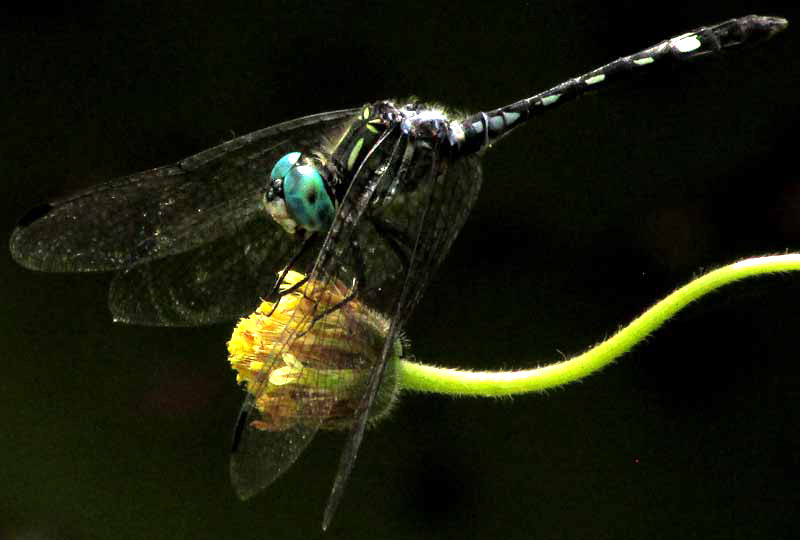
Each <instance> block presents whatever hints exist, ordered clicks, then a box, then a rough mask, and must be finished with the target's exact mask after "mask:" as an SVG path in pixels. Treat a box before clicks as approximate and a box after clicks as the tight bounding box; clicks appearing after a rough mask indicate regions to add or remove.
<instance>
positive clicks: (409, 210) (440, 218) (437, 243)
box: [322, 156, 482, 530]
mask: <svg viewBox="0 0 800 540" xmlns="http://www.w3.org/2000/svg"><path fill="white" fill-rule="evenodd" d="M481 181H482V173H481V164H480V161H479V159H478V157H476V156H470V157H466V158H461V159H458V160H456V161H454V162H449V163H448V162H443V163H441V164H438V165H437V163H436V162H435V161H434V163H433V164H432V167H431V175H430V177H429V179H428V181H427V182H426V183H424V184H423V185H421V186H420V187H419V188H418V189H417V190H416V191H414V192H413V194H410V195H409V196H408V197H406V198H403V199H401V200H398V201H396V202H395V204H394V206H393V207H389V208H387V209H386V210H385V211H384V212H383V216H382V217H383V218H384V219H386V220H387V221H388V222H389V223H390V224H391V225H392V227H393V228H394V229H395V230H399V231H401V232H403V233H404V235H405V236H407V237H408V238H412V239H414V244H413V249H412V251H411V254H410V258H409V266H408V269H407V273H406V275H405V276H404V279H403V280H402V284H401V285H400V286H398V287H382V288H381V291H382V292H383V294H384V296H386V295H388V296H389V297H390V298H388V299H387V298H383V299H381V304H383V305H387V300H388V304H393V305H394V308H393V311H391V313H393V317H392V320H391V324H390V327H389V331H388V334H387V338H386V342H385V344H384V348H383V351H382V354H381V358H380V361H379V362H378V363H376V364H375V365H374V366H373V368H372V371H371V373H370V377H369V380H368V383H367V384H366V385H365V388H364V393H363V396H362V398H361V400H360V403H359V406H358V409H357V412H356V416H355V422H354V424H353V426H352V428H351V430H350V434H349V436H348V438H347V442H346V443H345V447H344V450H343V451H342V455H341V458H340V460H339V468H338V471H337V473H336V478H335V480H334V483H333V487H332V489H331V494H330V497H329V498H328V505H327V507H326V508H325V515H324V517H323V522H322V528H323V530H324V529H327V527H328V525H329V524H330V522H331V519H332V518H333V515H334V514H335V512H336V508H337V507H338V505H339V502H340V500H341V497H342V494H343V492H344V486H345V484H346V483H347V480H348V478H349V476H350V473H351V472H352V469H353V465H354V463H355V459H356V456H357V454H358V449H359V447H360V446H361V441H362V439H363V436H364V431H365V429H366V426H367V420H368V419H369V413H370V408H371V407H372V403H373V402H374V400H375V396H376V395H377V392H378V388H379V387H380V384H381V382H382V379H383V374H384V369H385V366H386V362H387V360H388V358H389V355H390V354H391V350H392V344H393V342H394V340H395V339H396V338H397V337H398V335H399V331H400V328H401V327H402V325H403V324H404V323H405V322H406V321H407V320H408V318H409V316H410V315H411V312H412V311H413V309H414V307H415V306H416V304H417V303H418V302H419V300H420V298H422V294H423V292H424V291H425V288H426V286H427V284H428V281H429V280H430V277H431V275H432V274H433V272H434V271H435V270H436V268H437V267H438V266H439V264H440V263H441V261H442V260H443V259H444V257H445V255H446V254H447V252H448V251H449V250H450V246H451V245H452V243H453V241H454V240H455V238H456V236H457V235H458V233H459V231H460V230H461V228H462V227H463V225H464V222H465V221H466V218H467V216H468V215H469V212H470V211H471V209H472V206H473V204H474V202H475V199H476V198H477V196H478V192H479V190H480V186H481Z"/></svg>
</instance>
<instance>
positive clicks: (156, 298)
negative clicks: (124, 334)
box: [109, 215, 316, 326]
mask: <svg viewBox="0 0 800 540" xmlns="http://www.w3.org/2000/svg"><path fill="white" fill-rule="evenodd" d="M299 245H300V239H299V238H297V237H295V236H289V235H287V234H286V233H285V232H284V231H283V230H282V229H280V228H279V226H278V225H277V224H276V223H275V222H274V221H273V220H272V219H271V218H269V217H268V216H265V215H260V216H257V217H255V218H254V219H252V220H250V221H248V222H246V223H243V224H242V225H241V227H240V228H239V229H237V231H236V232H235V233H233V234H230V235H228V236H224V237H221V238H218V239H216V240H213V241H211V242H209V243H207V244H203V245H201V246H200V247H197V248H195V249H193V250H190V251H187V252H185V253H179V254H177V255H173V256H172V257H166V258H164V259H158V260H155V261H151V262H148V263H144V264H141V265H138V266H135V267H133V268H130V269H127V270H123V271H121V272H119V273H117V275H116V276H114V280H113V281H112V282H111V291H110V293H109V308H110V310H111V314H112V316H113V317H114V320H115V321H118V322H125V323H130V324H151V325H152V324H154V325H159V326H187V325H189V326H196V325H204V324H212V323H215V322H221V321H229V320H232V319H235V318H236V317H239V316H241V315H243V314H246V313H252V312H253V311H254V310H255V308H256V307H257V306H258V304H259V298H260V297H263V296H265V295H266V294H267V293H269V291H270V290H271V289H272V287H273V285H274V282H275V276H276V274H277V273H278V272H279V271H280V270H281V269H282V268H283V267H284V266H285V265H286V261H287V260H289V259H290V258H291V257H292V254H293V253H294V252H295V251H296V250H297V249H299ZM309 251H310V252H311V253H315V252H316V251H315V250H314V249H311V250H309ZM305 264H307V261H304V260H301V261H299V263H298V266H301V267H302V266H303V265H305Z"/></svg>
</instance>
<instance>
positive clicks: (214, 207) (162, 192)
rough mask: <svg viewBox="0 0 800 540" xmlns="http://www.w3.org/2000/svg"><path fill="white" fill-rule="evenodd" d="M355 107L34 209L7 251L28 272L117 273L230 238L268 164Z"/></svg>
mask: <svg viewBox="0 0 800 540" xmlns="http://www.w3.org/2000/svg"><path fill="white" fill-rule="evenodd" d="M355 111H356V109H349V110H341V111H333V112H327V113H322V114H316V115H312V116H306V117H303V118H298V119H296V120H291V121H289V122H285V123H282V124H277V125H274V126H271V127H268V128H265V129H262V130H260V131H256V132H253V133H250V134H248V135H243V136H241V137H238V138H236V139H233V140H231V141H228V142H226V143H223V144H221V145H219V146H216V147H214V148H210V149H208V150H205V151H203V152H200V153H199V154H196V155H194V156H192V157H189V158H187V159H184V160H183V161H180V162H178V163H177V164H175V165H169V166H166V167H160V168H157V169H152V170H149V171H144V172H141V173H138V174H134V175H131V176H127V177H124V178H120V179H117V180H113V181H111V182H108V183H106V184H102V185H99V186H96V187H93V188H91V189H89V190H87V191H84V192H82V193H78V194H76V195H74V196H71V197H69V198H66V199H63V200H60V201H55V202H53V203H49V204H45V205H42V206H40V207H38V208H35V209H34V210H32V211H31V212H29V213H28V215H26V216H25V217H24V218H23V219H22V220H21V221H20V223H19V225H18V226H17V228H16V229H15V230H14V232H13V233H12V236H11V242H10V248H11V253H12V255H13V256H14V258H15V259H16V260H17V261H18V262H19V263H20V264H22V265H23V266H26V267H28V268H31V269H35V270H43V271H50V272H82V271H104V270H123V269H128V268H131V267H134V266H136V265H139V264H142V263H144V262H148V261H152V260H155V259H159V258H163V257H166V256H169V255H174V254H177V253H183V252H186V251H189V250H191V249H193V248H196V247H198V246H200V245H201V244H205V243H208V242H211V241H214V240H217V239H219V238H222V237H224V236H228V235H233V234H236V233H237V232H238V231H239V229H240V227H241V225H242V224H243V223H245V222H248V221H250V220H252V219H254V218H255V217H256V216H258V215H260V214H261V213H262V212H263V209H262V208H261V190H263V188H264V185H265V182H266V178H267V176H268V175H269V171H270V170H271V168H272V166H273V165H274V163H275V161H277V159H278V158H279V157H280V156H281V155H282V154H284V153H286V152H288V151H290V150H289V149H290V148H291V149H292V150H297V151H302V150H304V149H306V148H309V147H316V146H318V145H319V143H320V141H321V140H324V138H325V137H326V136H327V135H328V134H329V132H331V131H332V130H333V131H335V130H336V129H338V128H339V127H340V126H342V125H344V124H345V123H346V122H348V120H349V119H350V118H351V117H352V115H353V114H354V112H355ZM278 232H279V231H278V229H276V228H264V229H263V231H260V233H263V234H277V233H278ZM257 233H259V231H254V232H253V234H257Z"/></svg>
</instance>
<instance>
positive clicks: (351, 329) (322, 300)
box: [228, 271, 403, 431]
mask: <svg viewBox="0 0 800 540" xmlns="http://www.w3.org/2000/svg"><path fill="white" fill-rule="evenodd" d="M304 279H305V276H304V275H303V274H300V273H298V272H294V271H290V272H288V273H287V274H286V277H285V279H284V281H283V283H282V284H281V293H282V294H281V297H280V298H279V299H278V300H277V305H275V303H273V302H266V301H264V302H262V303H261V305H260V306H259V308H258V309H257V310H256V311H255V312H254V313H252V314H251V315H250V316H248V317H245V318H243V319H241V320H240V321H239V324H238V325H237V326H236V328H235V329H234V331H233V335H232V336H231V339H230V341H229V342H228V361H229V362H230V363H231V367H233V369H234V370H236V381H237V382H239V383H242V384H244V385H245V386H246V388H247V391H248V392H249V393H251V394H252V395H253V396H255V408H256V409H257V410H258V412H259V413H260V414H261V419H260V420H253V421H252V422H251V426H252V427H255V428H256V429H262V430H269V431H281V430H285V429H289V428H291V427H292V426H294V425H296V424H297V423H303V422H306V423H310V422H318V423H320V425H321V427H323V428H329V429H335V428H344V427H348V426H349V425H350V424H351V423H352V419H353V414H354V413H355V410H356V408H357V407H358V404H359V402H360V400H361V398H362V397H363V395H364V391H365V390H366V382H367V379H368V378H369V374H370V371H371V370H372V367H373V366H374V365H375V364H376V362H379V361H380V359H381V354H382V351H383V346H384V341H385V339H386V334H387V333H388V330H389V321H388V320H387V319H386V318H385V317H383V316H382V315H380V314H379V313H377V312H375V311H374V310H372V309H370V308H368V307H367V306H366V305H364V304H363V302H361V301H360V300H359V299H357V298H348V289H347V287H345V286H344V285H343V284H342V283H341V282H334V283H332V284H326V285H327V286H322V285H321V284H320V283H319V282H316V281H312V280H310V281H308V282H305V283H303V280H304ZM402 354H403V343H402V340H401V339H396V340H395V343H394V346H393V348H392V353H391V355H390V358H389V359H388V364H387V366H386V370H385V371H384V377H383V382H382V384H381V388H380V389H379V391H378V396H377V397H376V399H375V402H374V404H373V408H372V410H371V414H370V418H371V419H376V418H378V417H380V416H382V415H384V414H386V413H387V412H388V410H389V408H390V407H391V405H392V403H393V401H394V396H395V394H396V393H397V392H396V387H397V384H396V377H395V371H394V364H395V362H396V361H397V360H399V359H400V358H401V357H402Z"/></svg>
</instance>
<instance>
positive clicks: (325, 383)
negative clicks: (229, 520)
mask: <svg viewBox="0 0 800 540" xmlns="http://www.w3.org/2000/svg"><path fill="white" fill-rule="evenodd" d="M384 141H385V137H384V138H382V139H380V141H379V142H378V143H376V144H375V145H374V147H375V148H377V147H378V146H380V145H381V144H382V143H383V142H384ZM371 189H372V190H373V191H372V192H374V186H370V185H367V183H366V182H364V181H363V179H359V176H358V175H357V174H356V175H355V179H354V180H353V182H352V183H351V186H350V188H349V191H348V194H347V195H346V196H345V199H344V201H343V202H342V204H341V205H340V206H339V208H338V210H337V215H336V218H335V220H334V224H333V225H332V226H331V229H330V230H329V231H328V234H327V235H326V237H325V240H324V241H323V245H322V247H321V248H320V249H319V252H318V253H317V254H316V255H315V260H314V263H313V266H312V268H311V270H310V271H309V272H308V274H307V277H308V282H307V284H306V285H305V286H304V287H303V290H302V297H303V301H302V302H300V303H298V304H297V306H295V307H293V308H292V309H291V310H289V311H288V312H287V314H286V317H287V319H288V320H287V321H286V322H285V324H284V326H283V330H282V332H281V333H280V335H278V336H277V337H276V338H275V339H273V340H271V343H272V345H271V347H270V349H269V351H268V352H267V354H266V355H265V358H259V361H261V362H263V367H262V368H261V369H260V371H259V373H258V376H257V379H256V380H255V381H253V382H251V383H248V388H247V392H248V395H247V397H246V398H245V400H244V404H243V405H242V408H241V411H240V414H239V421H238V422H237V426H236V430H235V433H234V440H233V447H232V451H231V464H230V472H231V480H232V482H233V484H234V486H235V487H236V489H237V491H238V492H239V493H240V495H241V496H242V497H245V498H246V497H250V496H251V495H253V494H255V493H256V492H257V491H259V490H261V489H263V488H265V487H267V486H268V485H269V484H270V483H272V482H273V481H274V480H275V479H276V478H277V477H278V476H280V475H281V474H282V473H283V472H284V471H286V469H288V468H289V466H290V465H291V464H292V463H293V462H294V461H295V460H296V459H297V457H298V455H299V454H300V452H301V451H302V449H303V448H304V447H305V446H306V445H307V444H308V442H309V441H310V439H311V438H312V437H313V435H314V433H315V432H316V431H317V429H319V427H320V426H322V425H323V422H325V421H327V420H331V419H332V418H334V417H336V416H337V415H339V417H340V418H341V419H343V420H345V421H349V420H351V419H352V415H353V414H354V413H355V408H356V407H357V405H358V402H359V401H360V400H361V396H362V395H363V394H364V392H365V390H366V383H367V377H366V376H363V377H361V378H356V379H353V378H352V377H349V376H348V374H354V373H355V374H359V373H360V374H368V373H369V372H370V368H371V366H372V363H374V362H375V361H376V359H377V357H378V355H379V354H380V351H381V349H382V347H383V339H382V337H381V336H377V338H375V337H374V336H373V339H363V338H364V336H363V335H360V334H359V333H358V332H359V331H360V330H363V324H362V325H361V326H360V325H359V320H358V308H357V306H358V303H357V301H355V300H354V301H351V302H344V303H342V302H341V300H342V299H344V298H348V297H349V296H350V295H351V294H352V293H353V292H354V290H353V288H352V287H353V283H354V282H353V278H354V274H353V272H352V269H353V268H354V266H355V264H356V262H355V258H356V257H358V256H360V255H358V254H357V253H356V252H357V249H358V248H357V246H356V243H354V242H352V241H351V240H352V239H353V238H354V236H355V235H356V234H357V229H358V227H359V223H360V221H361V220H360V218H361V216H362V215H363V214H364V213H365V211H366V209H367V207H368V204H369V202H370V190H371ZM281 301H282V302H287V300H286V299H285V298H284V299H282V300H281ZM340 304H341V305H340ZM333 306H338V307H337V308H336V309H330V308H331V307H333ZM279 311H280V308H279ZM317 316H319V317H320V318H319V319H317V320H315V318H316V317H317ZM277 319H279V317H278V312H276V313H275V314H273V316H271V317H269V318H268V320H269V321H273V320H277ZM376 342H377V344H376ZM354 344H359V345H360V346H367V347H371V350H373V351H375V350H376V349H377V351H376V352H375V353H374V354H362V349H361V348H359V346H355V345H354ZM289 366H291V367H292V369H294V374H295V377H294V380H297V381H303V382H302V383H299V384H294V385H293V384H281V381H279V380H276V379H275V374H276V370H279V369H280V370H284V372H285V370H286V369H288V368H289ZM323 372H324V373H325V375H324V376H322V375H321V373H323Z"/></svg>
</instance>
